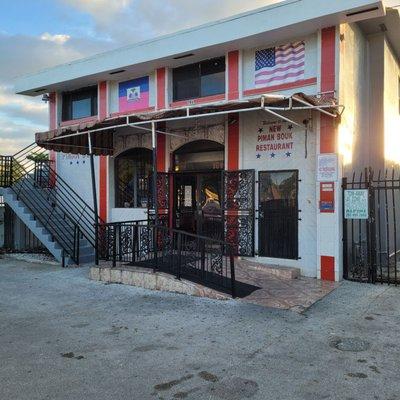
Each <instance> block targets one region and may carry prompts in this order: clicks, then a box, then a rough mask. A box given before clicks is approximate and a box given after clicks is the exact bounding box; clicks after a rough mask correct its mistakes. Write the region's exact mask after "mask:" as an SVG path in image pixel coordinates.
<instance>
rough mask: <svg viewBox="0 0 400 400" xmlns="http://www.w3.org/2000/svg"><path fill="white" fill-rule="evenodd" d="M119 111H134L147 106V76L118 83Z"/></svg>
mask: <svg viewBox="0 0 400 400" xmlns="http://www.w3.org/2000/svg"><path fill="white" fill-rule="evenodd" d="M118 97H119V111H120V112H126V111H135V110H142V109H144V108H148V107H149V77H148V76H144V77H142V78H137V79H132V80H130V81H125V82H120V84H119V96H118Z"/></svg>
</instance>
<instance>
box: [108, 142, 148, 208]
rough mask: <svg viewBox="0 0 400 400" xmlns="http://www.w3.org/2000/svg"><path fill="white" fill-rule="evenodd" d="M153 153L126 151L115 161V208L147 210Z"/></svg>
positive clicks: (136, 150)
mask: <svg viewBox="0 0 400 400" xmlns="http://www.w3.org/2000/svg"><path fill="white" fill-rule="evenodd" d="M151 171H152V152H151V150H149V149H145V148H137V149H132V150H128V151H125V152H124V153H122V154H120V155H119V156H117V157H116V159H115V206H116V207H117V208H147V205H148V191H149V175H150V173H151Z"/></svg>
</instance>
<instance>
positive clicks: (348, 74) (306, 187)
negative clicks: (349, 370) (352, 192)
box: [16, 0, 400, 280]
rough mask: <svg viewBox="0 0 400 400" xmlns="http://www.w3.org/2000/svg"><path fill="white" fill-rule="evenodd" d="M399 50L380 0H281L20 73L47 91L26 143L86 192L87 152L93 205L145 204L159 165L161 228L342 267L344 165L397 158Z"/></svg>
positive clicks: (274, 258) (28, 88)
mask: <svg viewBox="0 0 400 400" xmlns="http://www.w3.org/2000/svg"><path fill="white" fill-rule="evenodd" d="M399 57H400V19H399V13H398V10H397V9H394V8H390V7H388V4H387V2H385V1H381V0H379V1H373V0H335V1H325V0H286V1H283V2H281V3H277V4H274V5H270V6H267V7H264V8H260V9H256V10H252V11H249V12H246V13H243V14H240V15H235V16H232V17H230V18H227V19H223V20H219V21H215V22H212V23H208V24H205V25H202V26H198V27H194V28H191V29H187V30H184V31H180V32H177V33H173V34H170V35H166V36H162V37H157V38H154V39H151V40H148V41H145V42H141V43H135V44H133V45H130V46H126V47H123V48H120V49H117V50H113V51H110V52H107V53H103V54H99V55H96V56H93V57H89V58H86V59H82V60H78V61H74V62H71V63H68V64H64V65H60V66H57V67H53V68H49V69H47V70H44V71H41V72H38V73H34V74H31V75H28V76H24V77H21V78H19V79H18V80H17V82H16V92H17V93H19V94H21V95H26V96H39V95H47V98H48V100H49V116H50V117H49V131H47V132H40V133H37V134H36V142H37V144H38V145H40V146H42V147H45V148H46V149H49V150H51V156H52V158H53V159H54V160H55V165H56V170H57V173H58V174H59V175H60V176H62V177H63V178H64V179H65V180H66V181H67V182H69V184H70V185H71V186H72V187H73V188H74V189H75V190H76V191H77V192H78V193H79V194H80V195H81V196H82V197H83V198H84V199H85V200H87V201H88V202H89V203H92V201H93V196H92V189H91V171H90V162H89V157H88V154H89V151H90V150H92V151H93V153H94V154H95V155H96V158H95V177H96V185H97V198H98V210H99V215H100V217H101V218H102V219H103V220H105V221H129V220H135V219H145V218H147V216H148V212H149V210H150V212H151V209H152V205H151V201H150V199H149V195H148V194H149V191H151V190H150V187H151V178H150V179H149V176H150V177H151V176H152V175H151V174H152V171H153V166H154V165H156V168H157V172H158V175H157V197H158V203H157V204H158V207H157V214H158V215H159V218H160V219H163V220H164V222H165V221H166V223H167V224H169V225H170V226H171V227H174V228H177V229H180V230H184V231H187V232H193V233H199V234H202V235H205V236H217V237H223V238H225V239H226V240H228V241H229V242H231V243H234V244H235V245H236V249H237V254H238V255H240V256H242V257H256V258H257V260H258V262H261V263H266V264H274V265H282V266H293V267H298V268H300V269H301V272H302V274H303V275H305V276H310V277H318V278H321V279H326V280H340V279H341V278H342V266H343V260H342V208H341V199H342V190H341V179H342V177H343V176H345V175H346V174H351V173H352V172H353V170H355V169H357V168H359V167H362V168H363V167H368V166H372V167H374V168H385V166H388V165H392V164H393V163H398V162H399V161H400V156H399V150H398V149H399V145H400V139H399V137H400V132H399V126H400V124H399V123H400V116H399V99H400V67H399ZM396 146H397V147H396ZM153 157H155V158H154V159H153ZM154 161H155V163H154ZM153 208H154V207H153Z"/></svg>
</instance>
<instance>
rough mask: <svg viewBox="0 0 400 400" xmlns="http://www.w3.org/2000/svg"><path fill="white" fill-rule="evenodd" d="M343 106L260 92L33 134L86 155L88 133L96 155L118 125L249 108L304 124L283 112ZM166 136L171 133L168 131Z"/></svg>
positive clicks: (47, 144)
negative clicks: (226, 99) (238, 99)
mask: <svg viewBox="0 0 400 400" xmlns="http://www.w3.org/2000/svg"><path fill="white" fill-rule="evenodd" d="M343 109H344V107H343V106H341V105H338V104H337V102H336V100H335V99H334V98H333V97H332V95H331V94H326V95H317V96H310V95H305V94H304V93H297V94H294V95H292V96H289V97H287V96H282V95H267V94H266V95H262V96H260V97H258V98H253V99H250V100H243V101H223V102H218V103H212V104H207V105H203V106H187V107H180V108H174V109H167V110H161V111H153V112H146V113H143V114H132V115H121V116H116V117H108V118H105V119H104V120H102V121H94V122H89V123H81V124H77V125H72V126H68V127H60V128H58V129H54V130H50V131H46V132H38V133H36V138H35V140H36V143H37V144H38V145H39V146H41V147H43V148H46V149H48V150H54V151H59V152H63V153H73V154H89V140H88V138H89V135H90V137H91V143H92V149H93V153H94V154H96V155H113V153H114V133H115V132H116V130H117V129H119V128H125V127H131V128H134V129H133V130H132V133H135V130H136V133H139V132H143V131H145V132H148V133H149V132H151V130H152V129H151V128H150V126H151V125H152V124H153V123H159V122H174V121H182V120H186V121H190V120H196V119H197V120H198V119H204V118H207V117H210V116H216V115H229V114H232V113H244V112H251V111H253V112H254V111H265V112H266V113H267V114H269V115H273V116H274V117H277V118H280V119H282V120H286V121H288V122H290V123H293V124H294V125H298V126H302V127H304V123H303V121H296V120H294V119H293V117H291V116H290V115H288V114H287V112H295V111H304V110H310V111H318V112H320V113H324V114H327V115H328V116H330V117H332V118H337V117H339V116H340V115H341V113H342V112H343ZM161 133H164V134H166V135H171V136H175V135H176V134H174V133H169V132H168V130H166V131H162V132H161Z"/></svg>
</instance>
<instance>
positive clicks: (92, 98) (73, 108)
mask: <svg viewBox="0 0 400 400" xmlns="http://www.w3.org/2000/svg"><path fill="white" fill-rule="evenodd" d="M94 115H97V86H91V87H87V88H85V89H80V90H75V91H73V92H65V93H63V95H62V120H63V121H69V120H72V119H79V118H86V117H91V116H94Z"/></svg>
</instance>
